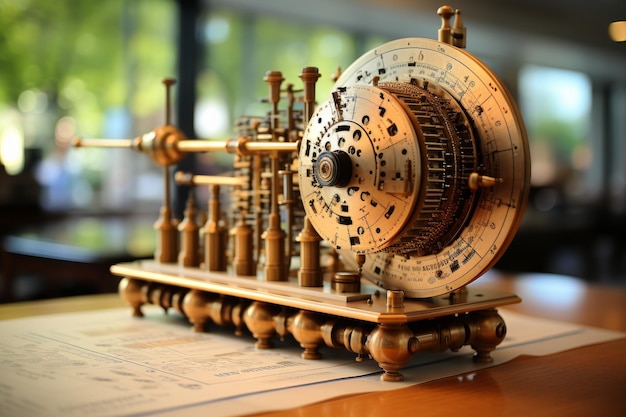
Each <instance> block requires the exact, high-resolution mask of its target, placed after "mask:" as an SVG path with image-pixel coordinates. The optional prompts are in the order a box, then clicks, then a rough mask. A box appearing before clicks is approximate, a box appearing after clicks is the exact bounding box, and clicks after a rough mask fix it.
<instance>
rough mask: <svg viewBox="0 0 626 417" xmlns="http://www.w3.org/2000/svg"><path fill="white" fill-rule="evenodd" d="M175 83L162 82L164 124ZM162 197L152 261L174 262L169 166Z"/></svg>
mask: <svg viewBox="0 0 626 417" xmlns="http://www.w3.org/2000/svg"><path fill="white" fill-rule="evenodd" d="M175 82H176V81H175V80H174V79H172V78H166V79H164V80H163V84H164V85H165V124H166V125H170V124H171V121H170V106H171V103H170V87H171V86H172V85H174V83H175ZM163 184H164V196H163V205H162V206H161V211H160V217H159V219H158V220H157V221H156V222H155V223H154V228H155V230H157V232H158V235H159V236H158V241H157V248H156V251H155V254H154V259H155V260H156V261H158V262H162V263H172V262H176V261H177V258H178V233H177V231H178V230H177V227H176V224H175V221H174V219H172V210H171V208H170V166H169V165H167V164H165V165H164V166H163Z"/></svg>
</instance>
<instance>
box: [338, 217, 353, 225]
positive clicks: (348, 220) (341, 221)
mask: <svg viewBox="0 0 626 417" xmlns="http://www.w3.org/2000/svg"><path fill="white" fill-rule="evenodd" d="M337 223H339V224H341V225H344V226H349V225H351V224H352V217H350V216H337Z"/></svg>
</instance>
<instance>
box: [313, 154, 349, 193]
mask: <svg viewBox="0 0 626 417" xmlns="http://www.w3.org/2000/svg"><path fill="white" fill-rule="evenodd" d="M315 175H316V176H317V181H318V182H319V183H320V185H322V186H324V187H345V186H346V185H348V183H349V182H350V178H351V177H352V161H351V160H350V156H349V155H348V154H347V153H346V152H344V151H342V150H338V151H334V152H329V151H325V152H322V154H321V155H320V156H319V158H318V159H317V161H316V162H315Z"/></svg>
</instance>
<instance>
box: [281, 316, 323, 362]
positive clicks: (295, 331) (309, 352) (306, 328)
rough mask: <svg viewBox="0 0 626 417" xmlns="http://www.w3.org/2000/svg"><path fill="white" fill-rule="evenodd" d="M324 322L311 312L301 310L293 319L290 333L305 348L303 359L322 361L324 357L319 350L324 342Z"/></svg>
mask: <svg viewBox="0 0 626 417" xmlns="http://www.w3.org/2000/svg"><path fill="white" fill-rule="evenodd" d="M321 328H322V320H321V319H320V318H319V317H318V316H317V315H316V314H315V313H311V312H310V311H304V310H301V311H300V312H299V313H298V314H296V315H295V316H294V317H293V320H292V321H291V325H290V326H289V332H290V333H291V334H292V335H293V337H294V338H295V339H296V340H297V341H298V343H300V346H301V347H302V348H304V351H303V352H302V357H303V358H304V359H321V358H322V355H321V354H320V353H319V351H318V349H319V347H320V345H321V344H322V343H323V342H324V339H323V337H322V330H321Z"/></svg>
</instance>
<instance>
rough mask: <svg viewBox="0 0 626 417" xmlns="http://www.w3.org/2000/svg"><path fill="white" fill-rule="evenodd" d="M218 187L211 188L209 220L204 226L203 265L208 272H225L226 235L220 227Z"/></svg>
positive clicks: (214, 185) (215, 185)
mask: <svg viewBox="0 0 626 417" xmlns="http://www.w3.org/2000/svg"><path fill="white" fill-rule="evenodd" d="M219 195H220V186H219V185H217V184H213V185H212V186H211V196H212V198H211V202H210V204H209V207H210V210H209V220H207V222H206V224H205V226H204V231H203V232H204V263H205V268H206V269H208V270H209V271H226V267H227V261H226V247H227V239H226V237H227V233H225V230H224V228H223V227H222V226H221V225H220V198H219Z"/></svg>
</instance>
